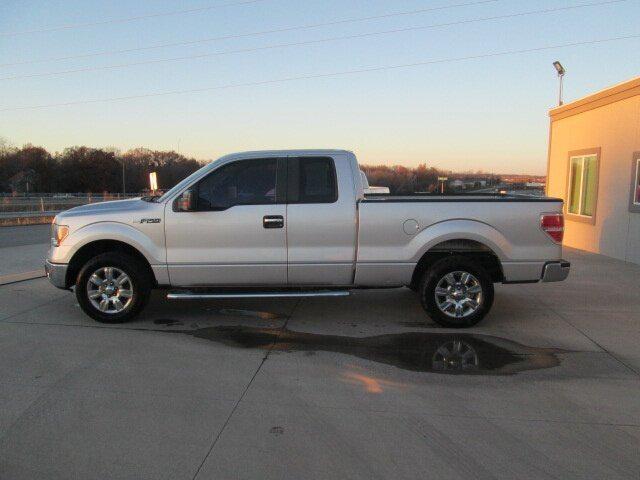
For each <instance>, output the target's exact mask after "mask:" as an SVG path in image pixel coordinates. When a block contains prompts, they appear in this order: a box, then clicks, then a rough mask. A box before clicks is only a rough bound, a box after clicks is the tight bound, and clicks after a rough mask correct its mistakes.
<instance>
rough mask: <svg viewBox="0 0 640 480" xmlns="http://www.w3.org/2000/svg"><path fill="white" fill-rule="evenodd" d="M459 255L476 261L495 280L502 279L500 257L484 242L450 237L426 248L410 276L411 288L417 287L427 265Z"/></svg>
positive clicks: (499, 280) (500, 280)
mask: <svg viewBox="0 0 640 480" xmlns="http://www.w3.org/2000/svg"><path fill="white" fill-rule="evenodd" d="M454 255H460V256H464V257H467V258H470V259H472V260H475V261H476V262H478V263H479V264H480V265H481V266H482V267H483V268H484V269H485V270H486V271H487V272H488V273H489V276H490V277H491V280H492V281H493V282H494V283H496V282H502V281H504V272H503V270H502V263H501V261H500V257H499V256H498V254H497V253H496V252H495V251H494V249H493V248H491V247H490V246H489V245H487V244H486V243H484V242H482V241H479V240H475V239H469V238H452V239H447V240H442V241H440V242H439V243H435V245H432V246H430V247H429V248H428V250H426V251H425V252H424V253H423V254H422V256H421V257H420V259H419V260H418V263H417V264H416V266H415V268H414V270H413V275H412V277H411V284H410V286H411V287H412V288H414V289H415V288H417V286H418V284H419V282H420V279H421V278H422V276H423V275H424V273H425V272H426V271H427V269H428V268H429V266H431V265H433V264H434V263H435V262H437V261H438V260H440V259H442V258H446V257H450V256H454Z"/></svg>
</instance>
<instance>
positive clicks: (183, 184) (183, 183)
mask: <svg viewBox="0 0 640 480" xmlns="http://www.w3.org/2000/svg"><path fill="white" fill-rule="evenodd" d="M216 162H217V160H216V161H215V162H213V163H216ZM210 165H212V164H211V163H208V164H206V165H205V166H203V167H202V168H199V169H198V170H196V171H195V172H193V173H192V174H191V175H189V176H188V177H187V178H185V179H184V180H182V181H181V182H178V183H177V184H176V185H175V186H174V187H173V188H171V189H169V190H168V191H166V192H165V193H164V194H163V195H162V196H161V197H159V198H156V199H155V200H154V201H155V202H164V201H165V200H166V199H168V198H169V197H171V196H172V195H173V194H174V193H175V192H178V191H180V190H182V189H183V188H184V187H186V186H187V185H189V184H190V183H191V182H193V180H194V179H195V178H196V177H197V176H198V175H200V172H202V169H203V168H208V167H209V166H210Z"/></svg>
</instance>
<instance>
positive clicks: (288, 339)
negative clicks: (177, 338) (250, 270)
mask: <svg viewBox="0 0 640 480" xmlns="http://www.w3.org/2000/svg"><path fill="white" fill-rule="evenodd" d="M180 333H186V334H188V335H192V336H194V337H196V338H202V339H206V340H211V341H214V342H219V343H222V344H224V345H229V346H232V347H237V348H260V349H265V350H271V351H284V352H295V351H306V352H316V351H325V352H335V353H342V354H345V355H352V356H355V357H359V358H364V359H366V360H371V361H374V362H378V363H384V364H387V365H393V366H396V367H398V368H402V369H404V370H411V371H417V372H435V373H445V374H470V375H507V374H512V373H517V372H522V371H525V370H537V369H542V368H551V367H555V366H558V365H559V364H560V360H559V359H558V356H557V354H559V353H563V352H564V351H563V350H558V349H552V348H537V347H529V346H526V345H522V344H520V343H517V342H514V341H511V340H507V339H504V338H500V337H494V336H490V335H479V334H458V333H433V332H408V333H391V334H386V335H376V336H371V337H348V336H341V335H322V334H316V333H306V332H296V331H292V330H288V329H282V328H258V327H250V326H220V327H208V328H200V329H196V330H181V331H180Z"/></svg>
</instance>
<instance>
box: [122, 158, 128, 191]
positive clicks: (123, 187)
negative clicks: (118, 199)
mask: <svg viewBox="0 0 640 480" xmlns="http://www.w3.org/2000/svg"><path fill="white" fill-rule="evenodd" d="M121 160H122V198H124V197H125V195H126V193H127V190H126V188H125V182H124V158H122V159H121Z"/></svg>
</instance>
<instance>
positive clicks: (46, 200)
mask: <svg viewBox="0 0 640 480" xmlns="http://www.w3.org/2000/svg"><path fill="white" fill-rule="evenodd" d="M139 196H141V195H140V194H134V193H132V194H126V195H123V194H122V193H103V194H100V195H92V194H86V193H79V194H73V193H31V194H18V195H11V194H0V216H3V217H19V216H21V215H25V216H34V215H47V214H52V213H57V212H61V211H63V210H68V209H69V208H73V207H77V206H79V205H86V204H88V203H96V202H105V201H107V200H122V199H125V198H134V197H139Z"/></svg>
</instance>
